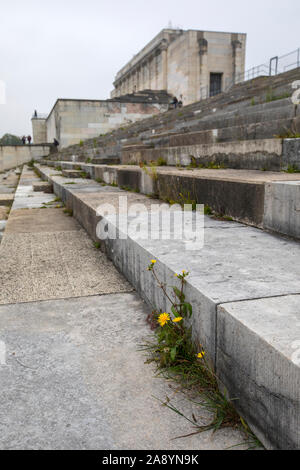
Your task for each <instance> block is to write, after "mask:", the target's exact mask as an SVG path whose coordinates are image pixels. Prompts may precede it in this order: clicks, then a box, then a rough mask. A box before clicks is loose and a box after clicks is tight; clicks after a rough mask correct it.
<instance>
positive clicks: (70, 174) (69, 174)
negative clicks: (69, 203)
mask: <svg viewBox="0 0 300 470" xmlns="http://www.w3.org/2000/svg"><path fill="white" fill-rule="evenodd" d="M62 174H63V176H65V177H66V178H82V175H83V171H82V170H62Z"/></svg>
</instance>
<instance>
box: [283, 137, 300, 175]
mask: <svg viewBox="0 0 300 470" xmlns="http://www.w3.org/2000/svg"><path fill="white" fill-rule="evenodd" d="M289 166H291V167H295V168H298V169H299V170H300V139H285V140H284V141H283V158H282V169H283V170H287V169H288V168H289Z"/></svg>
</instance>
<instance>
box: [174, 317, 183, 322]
mask: <svg viewBox="0 0 300 470" xmlns="http://www.w3.org/2000/svg"><path fill="white" fill-rule="evenodd" d="M182 320H183V318H182V317H176V318H174V320H173V322H174V323H179V322H180V321H182Z"/></svg>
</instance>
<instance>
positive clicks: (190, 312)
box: [185, 303, 193, 318]
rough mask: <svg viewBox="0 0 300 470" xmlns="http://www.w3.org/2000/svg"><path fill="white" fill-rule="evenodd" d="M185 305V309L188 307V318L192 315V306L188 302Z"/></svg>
mask: <svg viewBox="0 0 300 470" xmlns="http://www.w3.org/2000/svg"><path fill="white" fill-rule="evenodd" d="M185 305H186V307H187V309H188V311H189V314H190V318H191V316H192V315H193V307H192V306H191V304H189V303H186V304H185Z"/></svg>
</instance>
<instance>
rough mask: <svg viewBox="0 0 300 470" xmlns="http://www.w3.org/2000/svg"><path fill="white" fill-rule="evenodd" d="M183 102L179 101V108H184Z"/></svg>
mask: <svg viewBox="0 0 300 470" xmlns="http://www.w3.org/2000/svg"><path fill="white" fill-rule="evenodd" d="M182 106H183V102H182V101H181V100H179V101H178V108H182Z"/></svg>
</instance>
